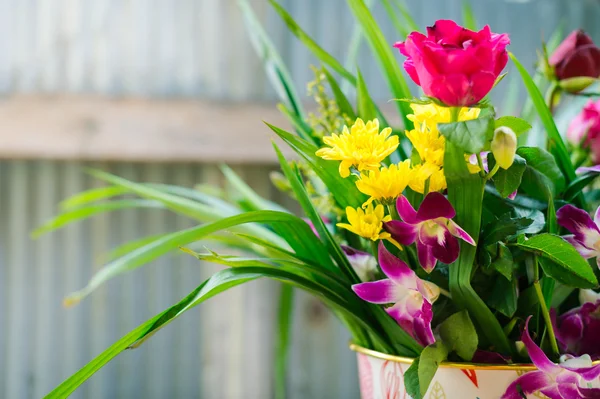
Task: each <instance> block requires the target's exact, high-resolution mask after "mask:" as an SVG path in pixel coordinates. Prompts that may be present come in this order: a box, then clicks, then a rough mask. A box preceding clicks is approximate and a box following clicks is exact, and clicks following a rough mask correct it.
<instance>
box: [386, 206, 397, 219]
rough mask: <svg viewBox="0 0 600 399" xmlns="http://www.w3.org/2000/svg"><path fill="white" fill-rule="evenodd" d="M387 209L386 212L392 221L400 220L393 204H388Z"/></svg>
mask: <svg viewBox="0 0 600 399" xmlns="http://www.w3.org/2000/svg"><path fill="white" fill-rule="evenodd" d="M387 209H388V212H389V214H390V216H391V217H392V219H394V220H400V215H399V214H398V210H397V209H396V205H395V203H394V204H388V205H387Z"/></svg>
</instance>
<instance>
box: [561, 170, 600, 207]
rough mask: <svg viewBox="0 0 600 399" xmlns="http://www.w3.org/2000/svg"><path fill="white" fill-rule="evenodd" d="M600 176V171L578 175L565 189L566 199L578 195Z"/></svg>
mask: <svg viewBox="0 0 600 399" xmlns="http://www.w3.org/2000/svg"><path fill="white" fill-rule="evenodd" d="M597 177H598V173H595V172H592V173H586V174H583V175H581V176H577V177H576V178H575V179H574V180H573V181H572V182H571V183H570V184H569V186H568V187H567V189H566V190H565V195H564V198H565V201H572V200H573V199H574V198H575V197H577V196H578V195H579V194H580V193H581V192H582V191H583V189H584V188H586V187H587V186H588V185H589V184H591V183H592V182H593V181H594V180H596V178H597Z"/></svg>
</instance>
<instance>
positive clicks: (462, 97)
mask: <svg viewBox="0 0 600 399" xmlns="http://www.w3.org/2000/svg"><path fill="white" fill-rule="evenodd" d="M509 43H510V40H509V38H508V35H506V34H496V33H492V31H491V30H490V27H489V26H485V27H484V28H483V29H482V30H480V31H479V32H473V31H471V30H469V29H466V28H463V27H462V26H458V25H457V24H456V23H455V22H454V21H450V20H439V21H436V23H435V24H434V25H433V26H430V27H428V28H427V36H425V35H423V34H422V33H419V32H412V33H411V34H409V35H408V37H407V38H406V41H405V42H402V43H396V44H395V45H394V47H396V48H398V49H399V50H400V53H402V55H405V56H406V57H408V58H407V59H406V61H404V69H405V70H406V72H407V73H408V74H409V75H410V77H411V78H412V80H413V81H414V82H415V83H416V84H418V85H419V86H421V88H422V89H423V92H424V93H425V95H426V96H429V97H433V98H436V99H437V100H439V101H441V102H443V103H444V104H446V105H447V106H451V107H469V106H472V105H474V104H477V103H478V102H479V101H481V99H483V97H485V96H486V94H488V93H489V91H490V90H491V89H492V87H494V83H495V82H496V79H497V78H498V76H499V75H500V73H501V72H502V70H503V69H504V67H505V66H506V63H507V61H508V52H507V51H506V46H508V44H509Z"/></svg>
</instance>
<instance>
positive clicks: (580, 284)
mask: <svg viewBox="0 0 600 399" xmlns="http://www.w3.org/2000/svg"><path fill="white" fill-rule="evenodd" d="M516 245H517V246H518V247H519V248H521V249H522V250H524V251H528V252H533V253H536V254H538V255H540V256H541V257H542V258H541V259H540V265H541V266H542V269H544V273H546V274H547V275H548V276H550V277H552V278H554V279H556V280H557V281H558V282H560V283H561V284H565V285H568V286H573V287H577V288H594V287H596V286H597V285H598V280H597V279H596V276H595V275H594V271H593V270H592V267H591V266H590V265H589V263H587V261H586V260H585V259H584V258H583V257H582V256H581V255H579V253H578V252H577V250H576V249H575V248H574V247H573V246H572V245H571V244H569V243H568V242H566V241H565V240H563V239H562V238H561V237H559V236H555V235H552V234H539V235H537V236H533V237H529V238H528V239H527V238H525V236H519V238H518V240H517V244H516ZM543 259H547V260H549V261H550V262H546V261H544V260H543Z"/></svg>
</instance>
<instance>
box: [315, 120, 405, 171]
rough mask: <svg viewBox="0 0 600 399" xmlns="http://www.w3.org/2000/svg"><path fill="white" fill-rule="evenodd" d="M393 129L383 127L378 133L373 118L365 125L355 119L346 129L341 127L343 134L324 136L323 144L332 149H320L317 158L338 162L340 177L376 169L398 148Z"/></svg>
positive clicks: (376, 121) (376, 124) (377, 126)
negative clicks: (358, 171)
mask: <svg viewBox="0 0 600 399" xmlns="http://www.w3.org/2000/svg"><path fill="white" fill-rule="evenodd" d="M391 134H392V129H391V128H389V127H386V128H385V129H383V130H382V131H381V132H379V121H378V120H377V119H373V120H372V121H368V122H367V124H366V125H365V123H364V122H363V120H362V119H360V118H358V119H357V120H356V122H354V125H352V127H351V128H350V130H348V127H347V126H344V129H343V131H342V134H340V135H338V134H335V133H333V134H332V135H331V136H326V137H323V142H324V143H325V144H327V145H328V146H330V147H331V148H321V149H319V150H318V151H317V152H316V154H317V156H319V157H321V158H323V159H327V160H332V161H342V162H341V163H340V175H341V176H342V177H348V176H350V168H351V167H352V166H354V167H356V169H358V170H378V169H379V167H380V166H381V161H383V160H384V159H385V158H386V157H387V156H388V155H390V154H391V153H392V152H394V151H395V150H396V148H398V137H397V136H392V137H390V135H391Z"/></svg>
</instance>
